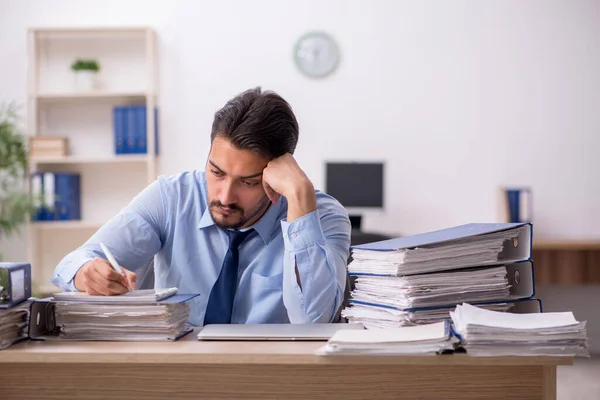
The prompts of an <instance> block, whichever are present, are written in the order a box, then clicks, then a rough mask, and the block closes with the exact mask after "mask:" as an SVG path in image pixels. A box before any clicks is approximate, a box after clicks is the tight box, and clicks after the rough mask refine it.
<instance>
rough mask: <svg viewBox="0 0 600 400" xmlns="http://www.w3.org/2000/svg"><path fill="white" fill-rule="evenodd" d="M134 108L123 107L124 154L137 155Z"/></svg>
mask: <svg viewBox="0 0 600 400" xmlns="http://www.w3.org/2000/svg"><path fill="white" fill-rule="evenodd" d="M135 109H136V107H135V106H129V107H125V149H124V153H125V154H138V152H139V150H138V149H137V145H136V139H137V128H136V125H137V118H136V112H135Z"/></svg>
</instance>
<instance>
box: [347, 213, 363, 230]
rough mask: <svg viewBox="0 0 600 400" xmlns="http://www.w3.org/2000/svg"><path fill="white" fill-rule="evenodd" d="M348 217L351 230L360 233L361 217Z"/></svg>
mask: <svg viewBox="0 0 600 400" xmlns="http://www.w3.org/2000/svg"><path fill="white" fill-rule="evenodd" d="M349 217H350V225H351V226H352V230H355V231H360V230H361V225H362V215H350V216H349Z"/></svg>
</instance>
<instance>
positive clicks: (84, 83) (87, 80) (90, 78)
mask: <svg viewBox="0 0 600 400" xmlns="http://www.w3.org/2000/svg"><path fill="white" fill-rule="evenodd" d="M97 79H98V73H97V72H95V71H75V89H76V90H77V91H79V92H89V91H92V90H94V89H96V87H97V86H98V82H97Z"/></svg>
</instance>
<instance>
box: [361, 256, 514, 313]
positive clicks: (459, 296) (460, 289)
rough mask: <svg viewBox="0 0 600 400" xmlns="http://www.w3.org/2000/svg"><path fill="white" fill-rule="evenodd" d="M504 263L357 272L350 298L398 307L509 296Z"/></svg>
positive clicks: (442, 304)
mask: <svg viewBox="0 0 600 400" xmlns="http://www.w3.org/2000/svg"><path fill="white" fill-rule="evenodd" d="M509 289H510V285H509V283H508V279H507V278H506V267H504V266H499V267H490V268H480V269H470V270H464V271H453V272H442V273H439V272H438V273H432V274H423V275H407V276H393V277H384V276H368V275H359V276H358V278H357V279H356V284H355V291H354V293H353V296H352V298H353V300H354V301H356V302H360V303H367V304H378V305H383V306H390V307H393V308H397V309H407V308H417V307H439V306H444V305H448V304H458V303H462V302H484V301H492V300H502V299H507V298H509V295H510V291H509Z"/></svg>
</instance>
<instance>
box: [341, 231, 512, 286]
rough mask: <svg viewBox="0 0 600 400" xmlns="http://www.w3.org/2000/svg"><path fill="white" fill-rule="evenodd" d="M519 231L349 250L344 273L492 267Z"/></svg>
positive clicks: (414, 272)
mask: <svg viewBox="0 0 600 400" xmlns="http://www.w3.org/2000/svg"><path fill="white" fill-rule="evenodd" d="M522 229H524V228H519V229H510V230H505V231H499V232H494V233H490V234H487V235H484V236H483V237H481V238H476V239H474V238H472V237H471V238H468V239H460V240H453V241H449V242H444V243H440V244H434V245H429V246H420V247H415V248H409V249H399V250H390V251H380V250H366V249H353V250H352V261H351V262H350V264H348V271H349V272H350V273H363V274H364V273H368V274H378V275H398V276H399V275H411V274H423V273H426V272H435V271H443V270H450V269H457V268H464V267H471V266H483V265H489V264H494V263H497V262H498V254H499V253H500V252H501V251H502V250H503V248H504V243H505V241H506V240H510V239H514V238H516V237H517V236H518V235H519V233H520V231H521V230H522Z"/></svg>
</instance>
